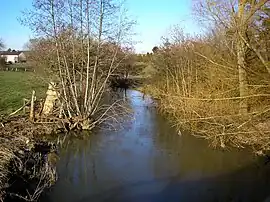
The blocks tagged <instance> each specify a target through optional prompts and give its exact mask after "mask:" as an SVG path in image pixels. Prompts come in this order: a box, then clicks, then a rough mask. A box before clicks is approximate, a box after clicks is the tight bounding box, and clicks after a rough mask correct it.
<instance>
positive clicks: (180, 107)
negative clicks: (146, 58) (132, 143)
mask: <svg viewBox="0 0 270 202" xmlns="http://www.w3.org/2000/svg"><path fill="white" fill-rule="evenodd" d="M140 90H141V91H142V92H144V93H146V94H149V95H150V96H152V97H153V98H154V99H155V100H156V101H157V108H158V109H159V111H160V112H161V113H163V114H166V116H167V118H168V119H169V120H170V122H171V123H172V125H173V126H175V127H176V128H177V129H178V131H179V134H181V131H182V130H184V131H189V133H190V134H192V135H194V136H196V137H198V138H203V139H206V140H207V141H208V142H209V144H210V145H211V146H213V147H215V148H217V147H220V148H223V149H224V148H229V147H237V148H241V149H244V148H249V149H251V150H252V151H253V152H254V153H255V154H257V155H266V154H268V153H269V150H270V145H269V141H268V140H269V139H270V122H269V120H268V117H267V116H265V114H264V113H263V112H267V111H268V109H266V110H265V111H261V110H258V111H256V112H253V113H249V114H247V115H246V116H242V115H241V114H238V113H237V112H236V111H234V109H235V108H234V106H233V105H232V103H233V102H230V101H229V102H227V103H226V104H224V103H222V104H218V103H217V102H216V103H215V101H214V100H213V101H211V99H196V98H194V99H193V98H192V97H189V98H186V97H183V96H182V95H181V94H180V95H178V94H176V93H175V91H174V90H172V91H170V92H168V91H167V92H166V91H164V90H163V89H162V88H158V87H157V86H154V85H151V84H150V85H146V86H144V87H142V88H141V89H140ZM215 110H217V111H219V112H218V113H217V111H215ZM232 111H233V112H232ZM220 112H223V114H222V113H220Z"/></svg>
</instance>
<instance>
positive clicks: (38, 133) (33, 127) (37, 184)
mask: <svg viewBox="0 0 270 202" xmlns="http://www.w3.org/2000/svg"><path fill="white" fill-rule="evenodd" d="M61 130H62V127H60V125H59V124H58V123H50V124H43V123H33V122H30V121H29V120H28V119H27V118H26V117H23V116H17V117H13V118H2V119H1V120H0V201H34V200H36V199H37V198H38V197H39V195H40V194H41V193H42V191H43V189H45V188H48V187H50V186H51V185H52V184H53V183H54V182H55V181H56V172H55V166H54V162H55V161H54V160H53V159H54V158H55V157H56V153H55V152H56V146H55V145H54V144H53V143H52V142H50V141H49V139H48V137H46V135H47V136H48V135H51V134H56V133H58V132H61Z"/></svg>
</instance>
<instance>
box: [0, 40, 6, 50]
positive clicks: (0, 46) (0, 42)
mask: <svg viewBox="0 0 270 202" xmlns="http://www.w3.org/2000/svg"><path fill="white" fill-rule="evenodd" d="M4 48H5V44H4V42H3V41H2V39H1V38H0V50H1V49H4Z"/></svg>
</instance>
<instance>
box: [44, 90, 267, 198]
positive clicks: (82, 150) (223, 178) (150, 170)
mask: <svg viewBox="0 0 270 202" xmlns="http://www.w3.org/2000/svg"><path fill="white" fill-rule="evenodd" d="M126 100H127V102H128V104H129V105H130V107H131V108H132V109H133V112H134V114H133V118H132V119H128V120H126V121H125V122H124V123H123V127H122V128H121V129H119V130H117V131H109V130H99V131H97V132H96V133H95V134H92V135H90V136H82V137H81V138H69V139H68V140H67V141H66V144H64V145H63V148H62V150H61V153H60V157H61V159H60V161H59V162H58V173H59V180H58V182H57V183H56V185H55V186H54V187H53V188H52V190H51V191H50V192H48V193H47V194H46V195H45V196H44V197H43V198H42V199H41V201H52V202H54V201H55V202H58V201H61V202H71V201H72V202H73V201H74V202H77V201H78V202H88V201H91V202H92V201H102V202H105V201H110V202H112V201H116V202H117V201H120V202H121V201H123V202H124V201H134V202H135V201H136V202H137V201H140V202H141V201H146V202H151V201H153V202H156V201H157V202H167V201H170V202H172V201H177V202H178V201H263V200H265V199H266V198H267V195H268V193H269V195H270V186H269V185H270V178H269V177H270V167H269V165H265V164H264V160H263V159H255V158H254V156H252V155H251V154H249V153H247V152H244V151H240V152H239V151H235V150H232V151H219V150H213V149H211V148H209V147H208V145H207V142H205V141H202V140H200V139H196V138H194V137H192V136H190V135H183V136H181V137H180V136H178V135H177V134H176V132H175V130H174V129H173V128H170V127H169V124H168V122H167V121H166V119H165V118H164V117H162V116H161V115H159V114H158V113H157V111H156V110H155V108H153V107H151V106H152V100H151V99H150V98H149V97H147V96H145V97H144V98H143V95H142V94H141V93H139V92H137V91H127V99H126Z"/></svg>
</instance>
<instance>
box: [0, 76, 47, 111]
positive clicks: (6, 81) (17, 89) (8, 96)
mask: <svg viewBox="0 0 270 202" xmlns="http://www.w3.org/2000/svg"><path fill="white" fill-rule="evenodd" d="M46 88H47V85H46V83H45V82H44V81H42V79H40V78H39V77H38V76H37V75H36V74H34V73H32V72H5V71H0V114H9V113H11V112H12V111H15V110H16V109H18V108H19V107H21V106H22V105H23V98H27V99H30V98H31V95H32V90H35V91H36V96H37V99H40V98H44V97H45V94H46Z"/></svg>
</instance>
